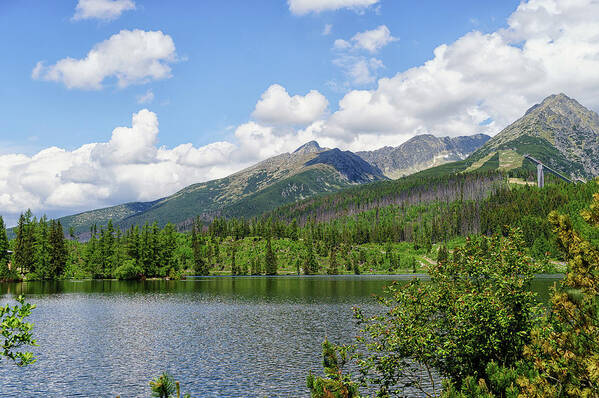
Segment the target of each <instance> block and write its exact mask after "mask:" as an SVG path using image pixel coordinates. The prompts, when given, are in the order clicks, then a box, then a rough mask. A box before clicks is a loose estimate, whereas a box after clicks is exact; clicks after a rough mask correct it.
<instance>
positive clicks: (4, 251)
mask: <svg viewBox="0 0 599 398" xmlns="http://www.w3.org/2000/svg"><path fill="white" fill-rule="evenodd" d="M9 261H10V256H9V254H8V238H7V236H6V227H5V226H4V220H3V219H2V216H0V280H2V279H8V278H10V274H11V272H10V270H9V269H8V263H9Z"/></svg>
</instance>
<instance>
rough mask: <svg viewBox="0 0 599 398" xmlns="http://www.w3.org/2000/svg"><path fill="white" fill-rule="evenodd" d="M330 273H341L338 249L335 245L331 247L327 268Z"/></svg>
mask: <svg viewBox="0 0 599 398" xmlns="http://www.w3.org/2000/svg"><path fill="white" fill-rule="evenodd" d="M327 273H328V274H329V275H337V274H339V268H338V267H337V250H336V248H335V246H333V247H332V248H331V254H330V256H329V269H328V270H327Z"/></svg>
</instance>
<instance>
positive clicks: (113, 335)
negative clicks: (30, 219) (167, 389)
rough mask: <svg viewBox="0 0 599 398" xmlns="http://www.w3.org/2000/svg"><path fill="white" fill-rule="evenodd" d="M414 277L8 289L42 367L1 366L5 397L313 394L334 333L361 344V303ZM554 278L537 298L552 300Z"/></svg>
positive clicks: (540, 284) (0, 290)
mask: <svg viewBox="0 0 599 398" xmlns="http://www.w3.org/2000/svg"><path fill="white" fill-rule="evenodd" d="M411 277H413V276H411V275H408V276H394V277H389V276H376V277H373V276H360V277H356V276H340V277H325V276H315V277H301V278H298V277H295V276H292V277H237V278H231V277H208V278H197V279H190V280H185V281H162V280H152V281H142V282H125V281H112V280H110V281H96V280H93V281H92V280H89V281H80V282H74V281H56V282H25V283H15V284H0V294H1V295H2V296H3V297H2V299H1V300H0V301H2V302H5V301H7V300H8V298H9V295H16V294H25V295H27V296H28V299H29V300H30V301H32V302H34V303H35V304H37V306H38V308H37V309H36V310H35V311H34V314H33V317H32V321H33V322H35V337H36V338H37V340H38V343H39V347H37V348H36V349H35V352H36V356H37V357H38V362H36V363H35V364H33V365H32V366H30V367H28V368H25V369H18V368H16V367H13V366H9V365H8V364H7V363H6V362H2V367H0V388H1V391H0V396H19V397H38V396H44V397H65V396H80V397H92V396H93V397H115V396H116V395H121V396H122V397H147V396H149V393H148V391H149V387H148V381H149V379H150V377H152V376H155V375H158V374H159V373H161V372H162V371H164V370H168V371H169V372H171V373H172V374H174V375H175V376H176V378H177V379H178V380H181V381H182V383H183V386H184V389H185V391H189V392H191V393H192V394H193V395H194V396H198V397H302V396H307V395H308V394H307V391H306V389H305V376H306V372H307V370H308V369H313V370H320V369H321V363H320V362H321V359H320V343H321V342H322V339H323V338H324V336H325V335H327V336H328V337H329V339H331V340H333V341H336V342H350V341H351V340H352V338H353V336H354V335H355V333H356V329H355V326H354V324H353V321H352V318H351V316H352V312H351V307H352V305H360V306H363V307H366V309H367V310H375V308H376V307H375V303H374V300H373V299H372V295H373V294H380V293H381V292H382V287H383V286H384V285H387V284H389V283H390V282H391V281H393V280H398V281H399V283H402V281H405V280H408V279H409V278H411ZM554 281H555V279H547V278H541V279H537V280H535V281H534V283H533V286H532V288H533V290H535V291H537V292H538V293H539V296H540V297H541V299H543V300H546V298H547V297H548V289H549V286H551V285H552V284H553V283H554Z"/></svg>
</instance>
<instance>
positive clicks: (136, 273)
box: [114, 260, 143, 280]
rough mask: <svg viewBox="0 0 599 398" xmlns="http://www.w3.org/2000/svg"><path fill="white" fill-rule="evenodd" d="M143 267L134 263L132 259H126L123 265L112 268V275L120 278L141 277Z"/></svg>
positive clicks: (134, 278)
mask: <svg viewBox="0 0 599 398" xmlns="http://www.w3.org/2000/svg"><path fill="white" fill-rule="evenodd" d="M142 275H143V269H142V268H141V267H140V266H138V265H136V264H135V261H134V260H126V261H125V262H124V263H123V265H121V266H119V267H117V268H116V269H115V270H114V276H115V277H116V278H117V279H121V280H136V279H141V277H142Z"/></svg>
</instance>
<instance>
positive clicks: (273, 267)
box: [264, 238, 277, 275]
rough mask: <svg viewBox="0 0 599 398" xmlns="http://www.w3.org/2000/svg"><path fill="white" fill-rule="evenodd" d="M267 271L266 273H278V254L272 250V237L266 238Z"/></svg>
mask: <svg viewBox="0 0 599 398" xmlns="http://www.w3.org/2000/svg"><path fill="white" fill-rule="evenodd" d="M264 263H265V267H264V268H265V269H264V271H265V273H266V275H276V274H277V256H276V254H275V252H274V251H273V250H272V244H271V242H270V238H268V239H267V240H266V257H265V261H264Z"/></svg>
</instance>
